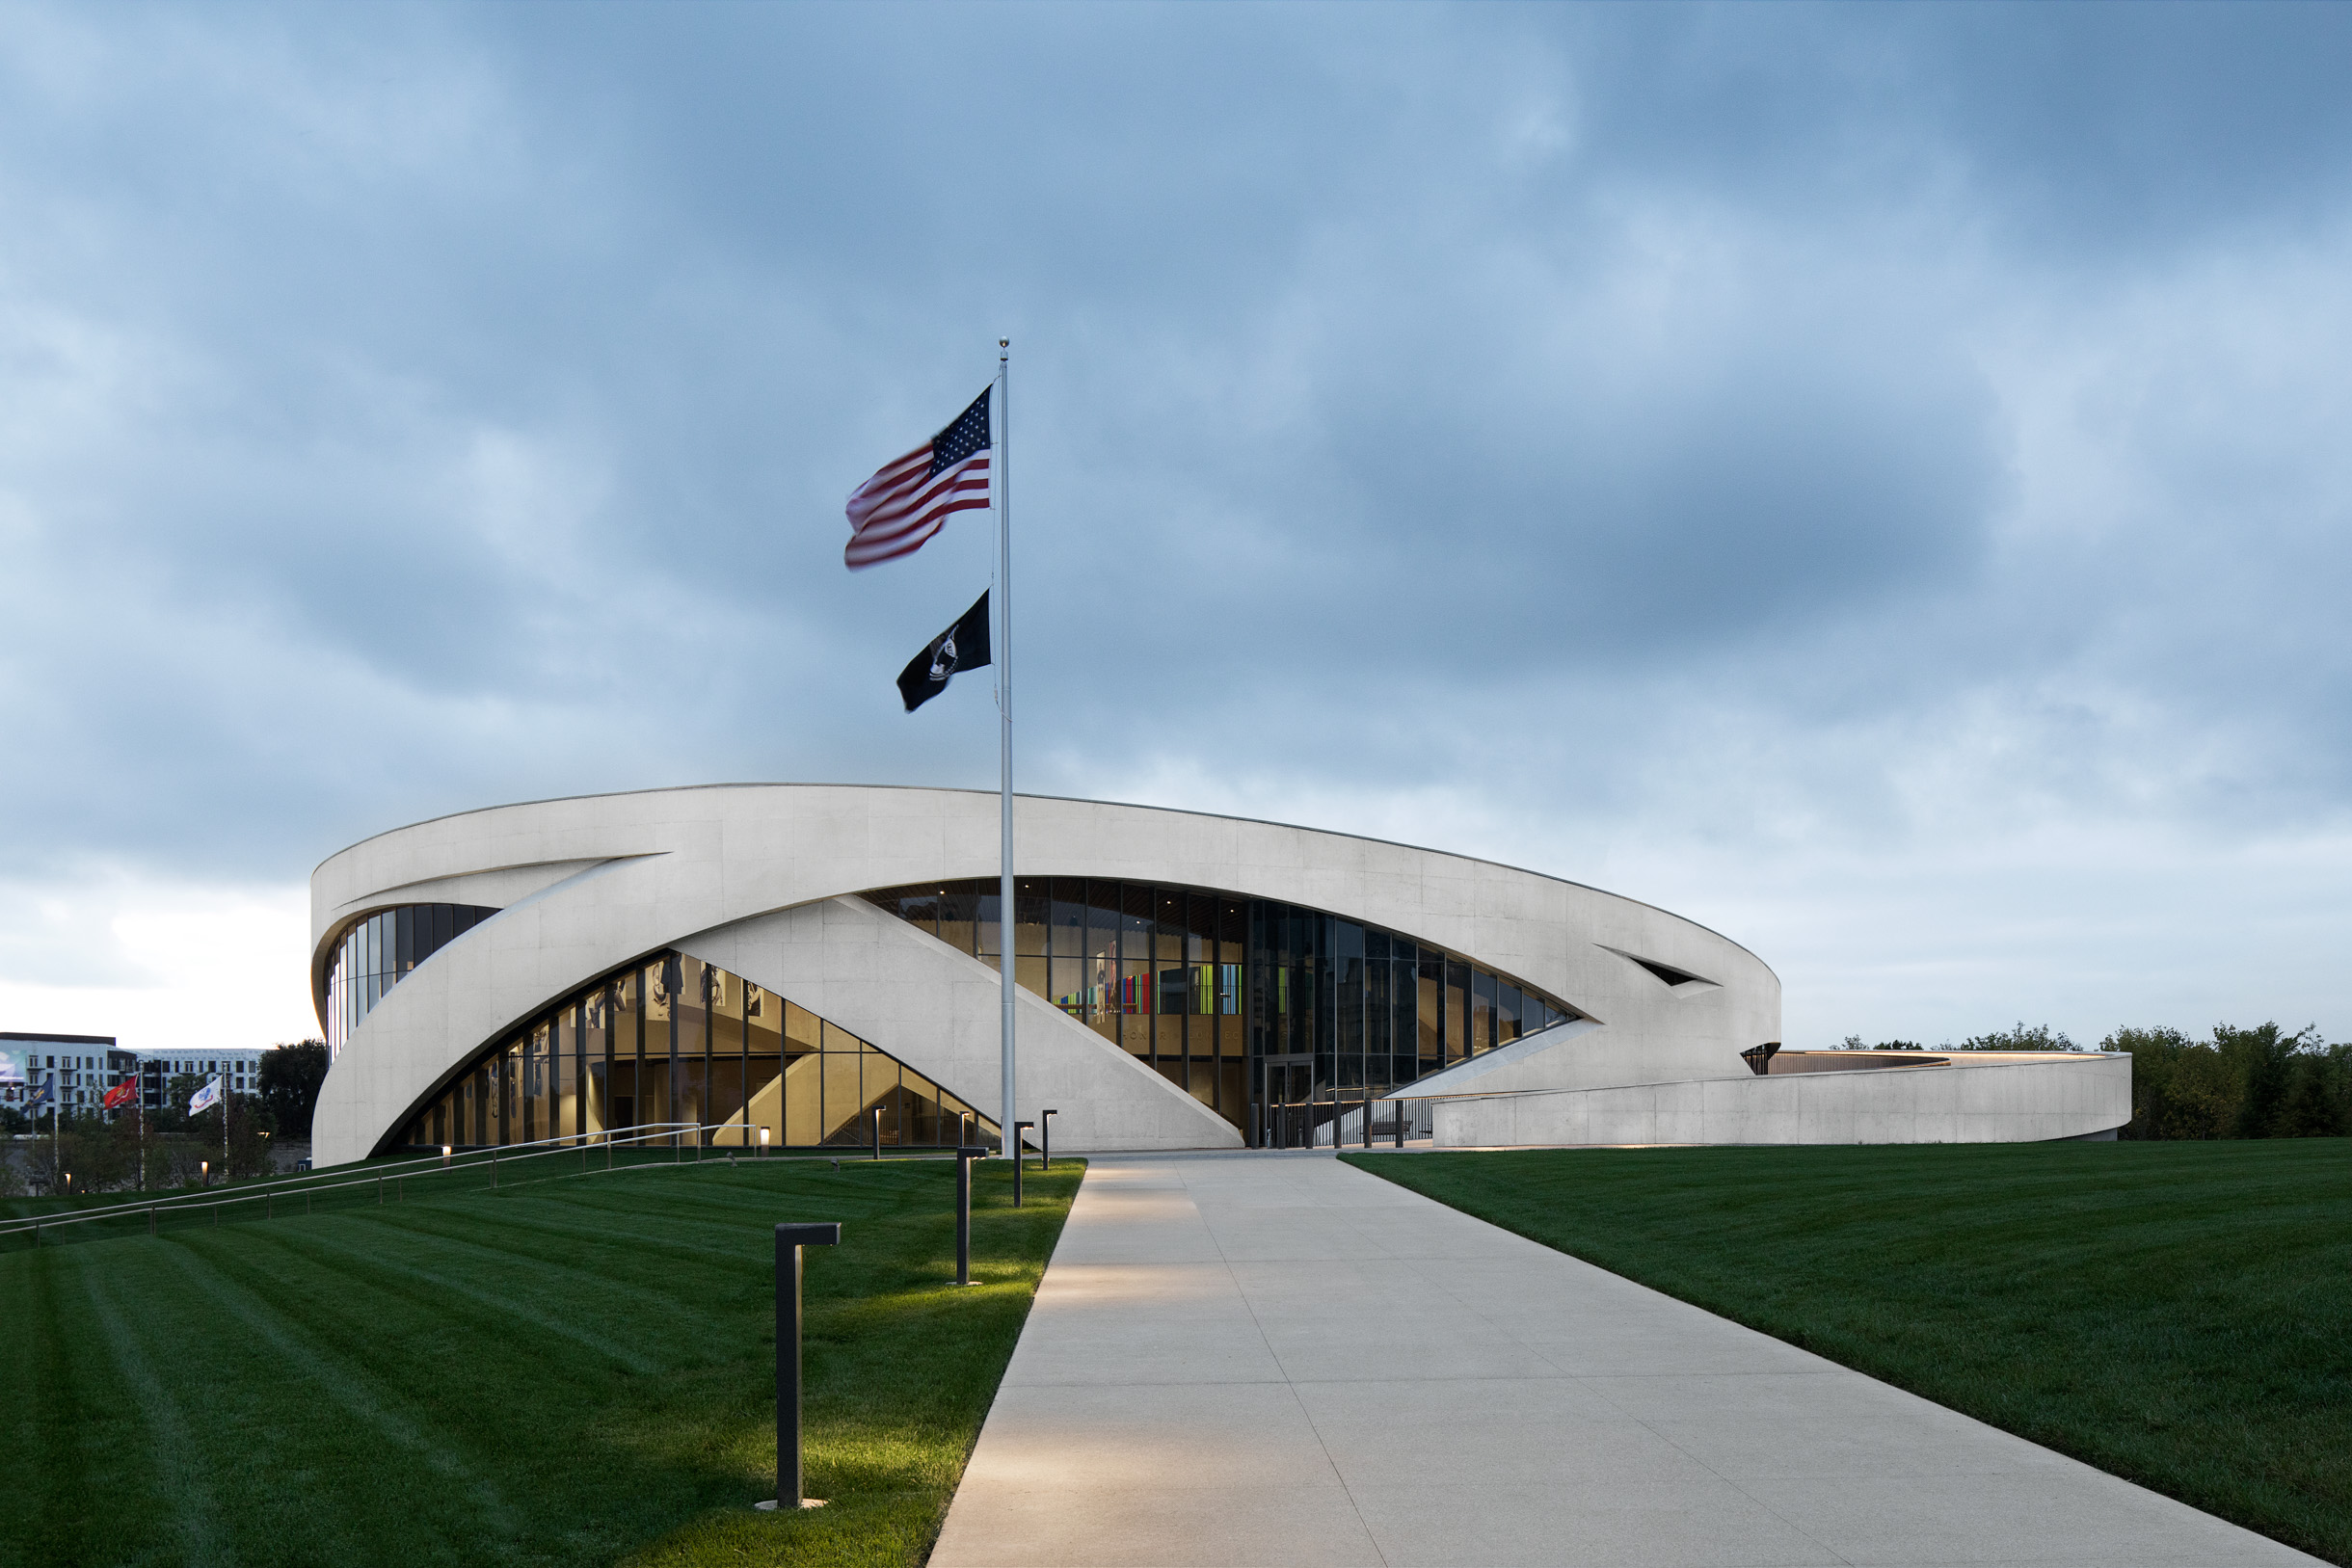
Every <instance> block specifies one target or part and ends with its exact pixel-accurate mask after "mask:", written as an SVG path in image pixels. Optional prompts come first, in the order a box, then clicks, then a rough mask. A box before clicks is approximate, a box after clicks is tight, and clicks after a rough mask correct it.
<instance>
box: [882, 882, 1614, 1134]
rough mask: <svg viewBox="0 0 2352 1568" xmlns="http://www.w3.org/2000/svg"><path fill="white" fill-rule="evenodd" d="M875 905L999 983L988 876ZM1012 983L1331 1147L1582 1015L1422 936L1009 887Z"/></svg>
mask: <svg viewBox="0 0 2352 1568" xmlns="http://www.w3.org/2000/svg"><path fill="white" fill-rule="evenodd" d="M865 896H866V897H867V899H868V900H869V901H870V902H872V903H874V904H876V905H878V906H880V907H881V908H883V909H885V910H887V911H889V912H890V913H891V914H893V915H895V916H897V917H899V918H900V919H903V920H906V921H908V922H910V923H912V924H915V925H919V926H921V927H922V929H924V930H925V931H928V932H930V933H931V934H932V935H934V936H936V937H938V938H939V939H940V940H941V941H942V942H945V943H948V944H949V945H950V946H952V947H954V948H956V949H957V950H958V951H961V952H966V953H970V954H972V955H973V956H974V957H976V958H978V959H979V960H981V961H982V962H983V963H986V964H987V965H989V966H990V967H991V968H997V967H998V966H999V964H1000V963H1001V957H1000V941H1001V939H1000V929H1001V922H1000V921H999V919H998V913H999V912H998V904H999V902H1000V898H999V886H998V883H997V881H996V880H995V879H994V878H988V879H984V880H974V881H965V882H948V883H941V884H936V885H924V886H921V887H912V888H888V889H881V890H875V891H872V892H869V893H867V894H866V895H865ZM1013 966H1014V968H1013V977H1014V979H1015V980H1016V981H1018V982H1019V983H1020V984H1021V985H1022V986H1024V987H1026V988H1027V989H1029V990H1030V991H1032V992H1035V993H1036V994H1037V995H1038V996H1041V997H1046V998H1047V999H1049V1000H1051V1001H1052V1002H1053V1003H1054V1004H1055V1005H1056V1006H1057V1007H1059V1008H1060V1009H1061V1010H1062V1011H1063V1012H1065V1013H1068V1014H1069V1015H1070V1016H1071V1017H1072V1018H1075V1019H1077V1020H1078V1021H1079V1022H1081V1023H1084V1024H1085V1025H1086V1026H1087V1027H1089V1028H1091V1029H1093V1030H1095V1031H1096V1032H1097V1033H1099V1034H1101V1035H1102V1036H1103V1037H1104V1038H1105V1039H1106V1040H1109V1041H1111V1042H1113V1043H1115V1044H1116V1045H1118V1046H1119V1047H1120V1048H1121V1049H1122V1050H1127V1051H1128V1052H1130V1053H1131V1054H1133V1055H1134V1056H1136V1058H1137V1059H1138V1060H1141V1061H1144V1062H1147V1063H1149V1064H1150V1065H1151V1067H1152V1068H1153V1069H1154V1070H1155V1071H1157V1072H1159V1073H1160V1074H1161V1075H1162V1076H1164V1077H1166V1078H1167V1079H1168V1080H1169V1081H1170V1082H1171V1083H1174V1084H1176V1085H1177V1086H1178V1087H1180V1088H1182V1089H1184V1090H1186V1091H1187V1092H1189V1094H1191V1095H1192V1096H1193V1097H1194V1098H1195V1099H1197V1100H1199V1101H1200V1102H1201V1103H1203V1104H1205V1105H1208V1106H1210V1107H1211V1108H1212V1109H1214V1110H1216V1112H1217V1113H1218V1114H1219V1115H1221V1116H1223V1117H1224V1118H1225V1119H1226V1120H1227V1121H1230V1122H1232V1123H1233V1124H1234V1126H1235V1127H1236V1128H1238V1129H1241V1131H1242V1133H1243V1137H1244V1138H1246V1139H1247V1140H1248V1141H1249V1142H1250V1143H1252V1144H1253V1145H1254V1144H1262V1143H1267V1142H1275V1143H1284V1144H1290V1143H1302V1142H1309V1141H1314V1140H1315V1139H1316V1138H1317V1137H1318V1136H1320V1138H1321V1141H1323V1142H1325V1143H1328V1142H1330V1141H1331V1140H1332V1138H1333V1137H1334V1136H1337V1135H1338V1134H1337V1132H1336V1131H1335V1130H1334V1129H1336V1128H1338V1127H1339V1126H1340V1124H1341V1123H1342V1121H1343V1120H1344V1119H1346V1118H1347V1117H1348V1116H1349V1115H1350V1106H1352V1107H1354V1116H1355V1119H1356V1120H1355V1122H1354V1124H1353V1125H1354V1126H1355V1127H1356V1128H1357V1129H1358V1131H1359V1133H1360V1129H1361V1115H1362V1106H1363V1104H1364V1103H1365V1102H1366V1101H1368V1100H1372V1099H1377V1098H1378V1097H1379V1096H1381V1095H1383V1094H1387V1093H1389V1092H1390V1091H1391V1090H1393V1089H1398V1088H1402V1087H1403V1086H1405V1085H1407V1084H1409V1083H1411V1082H1412V1081H1413V1080H1414V1079H1416V1078H1418V1077H1421V1076H1424V1075H1425V1074H1429V1073H1434V1072H1436V1071H1438V1070H1439V1069H1440V1068H1443V1067H1445V1066H1447V1065H1448V1064H1450V1063H1453V1062H1457V1061H1461V1060H1463V1059H1465V1058H1466V1057H1470V1056H1475V1055H1479V1054H1481V1053H1483V1052H1484V1051H1488V1050H1494V1049H1495V1048H1496V1047H1498V1046H1505V1045H1509V1044H1510V1042H1511V1041H1513V1040H1516V1039H1518V1038H1519V1037H1520V1036H1521V1035H1522V1034H1532V1033H1534V1032H1535V1031H1536V1030H1537V1029H1540V1028H1548V1027H1549V1026H1551V1025H1552V1024H1554V1023H1563V1022H1564V1021H1566V1020H1568V1019H1573V1018H1581V1017H1583V1016H1584V1015H1582V1014H1581V1013H1579V1012H1577V1011H1576V1009H1574V1008H1573V1007H1570V1006H1568V1005H1567V1004H1566V1003H1565V1002H1563V1001H1561V1000H1559V999H1558V998H1556V997H1548V996H1545V995H1543V994H1542V993H1540V992H1537V991H1536V990H1535V989H1534V988H1532V987H1530V986H1526V985H1522V984H1520V983H1519V982H1518V981H1515V980H1513V979H1511V978H1510V977H1509V976H1506V975H1502V974H1498V973H1496V972H1494V971H1493V970H1486V969H1483V968H1481V967H1479V966H1478V965H1476V964H1473V963H1472V962H1471V961H1470V960H1468V959H1467V958H1465V957H1463V956H1461V955H1459V954H1457V953H1450V952H1447V951H1445V950H1444V949H1442V948H1437V947H1430V946H1426V945H1423V944H1421V943H1417V942H1415V941H1414V940H1413V939H1412V938H1410V937H1406V936H1402V935H1400V934H1398V933H1396V932H1392V931H1386V930H1382V929H1381V928H1380V927H1377V926H1369V925H1365V924H1363V923H1362V922H1360V921H1356V920H1349V919H1343V918H1341V917H1337V916H1333V915H1325V914H1323V913H1322V912H1320V911H1317V910H1309V909H1300V908H1297V907H1296V906H1294V905H1289V904H1277V903H1270V902H1268V901H1266V900H1263V899H1243V898H1235V897H1233V896H1231V895H1230V894H1226V893H1218V892H1213V891H1204V890H1200V889H1195V888H1164V887H1156V886H1151V885H1148V884H1142V883H1133V882H1109V881H1102V880H1089V879H1082V878H1077V877H1033V878H1023V879H1020V880H1018V881H1016V882H1015V883H1014V909H1013Z"/></svg>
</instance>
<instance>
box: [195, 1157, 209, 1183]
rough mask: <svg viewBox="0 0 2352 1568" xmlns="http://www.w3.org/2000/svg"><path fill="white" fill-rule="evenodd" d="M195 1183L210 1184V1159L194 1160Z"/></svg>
mask: <svg viewBox="0 0 2352 1568" xmlns="http://www.w3.org/2000/svg"><path fill="white" fill-rule="evenodd" d="M196 1183H197V1185H199V1186H205V1187H208V1186H210V1185H212V1161H211V1160H209V1159H200V1160H198V1161H197V1162H196Z"/></svg>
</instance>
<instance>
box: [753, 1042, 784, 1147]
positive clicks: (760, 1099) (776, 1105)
mask: <svg viewBox="0 0 2352 1568" xmlns="http://www.w3.org/2000/svg"><path fill="white" fill-rule="evenodd" d="M767 1038H768V1039H769V1040H770V1041H771V1042H772V1041H773V1040H774V1039H775V1036H773V1035H770V1036H768V1037H767ZM783 1070H784V1061H783V1058H781V1057H780V1056H778V1055H777V1054H776V1052H775V1050H774V1049H773V1046H772V1045H771V1047H770V1049H768V1050H764V1051H763V1050H759V1049H758V1043H757V1039H756V1038H755V1041H754V1049H753V1050H752V1053H751V1055H750V1056H749V1057H747V1058H746V1059H745V1060H744V1063H743V1088H744V1102H745V1106H744V1112H743V1118H744V1124H745V1127H746V1128H747V1129H748V1130H747V1131H746V1132H745V1134H744V1138H745V1141H746V1142H748V1143H751V1144H754V1145H757V1144H758V1143H759V1141H760V1129H762V1128H766V1129H767V1135H768V1137H769V1139H770V1140H772V1141H773V1142H774V1143H777V1144H781V1143H783V1142H784V1141H785V1135H784V1134H785V1122H784V1077H783Z"/></svg>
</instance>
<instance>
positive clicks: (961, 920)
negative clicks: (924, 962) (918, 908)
mask: <svg viewBox="0 0 2352 1568" xmlns="http://www.w3.org/2000/svg"><path fill="white" fill-rule="evenodd" d="M978 903H979V894H978V893H976V892H975V891H974V890H973V888H972V885H971V884H970V883H955V884H952V885H950V886H949V887H947V888H944V889H942V890H940V894H939V940H940V941H942V942H944V943H947V944H948V945H949V946H950V947H952V948H954V949H955V950H956V951H957V952H959V953H969V952H972V951H974V950H975V949H974V947H973V920H974V912H975V910H976V907H977V906H978Z"/></svg>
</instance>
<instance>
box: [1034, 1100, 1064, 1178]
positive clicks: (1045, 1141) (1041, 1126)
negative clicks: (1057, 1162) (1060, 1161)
mask: <svg viewBox="0 0 2352 1568" xmlns="http://www.w3.org/2000/svg"><path fill="white" fill-rule="evenodd" d="M1060 1114H1061V1112H1059V1111H1057V1110H1055V1109H1052V1108H1051V1107H1049V1108H1047V1109H1045V1110H1041V1111H1039V1112H1038V1113H1037V1118H1038V1120H1037V1168H1038V1169H1039V1170H1041V1171H1050V1170H1052V1169H1053V1168H1054V1118H1055V1117H1056V1116H1059V1115H1060Z"/></svg>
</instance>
